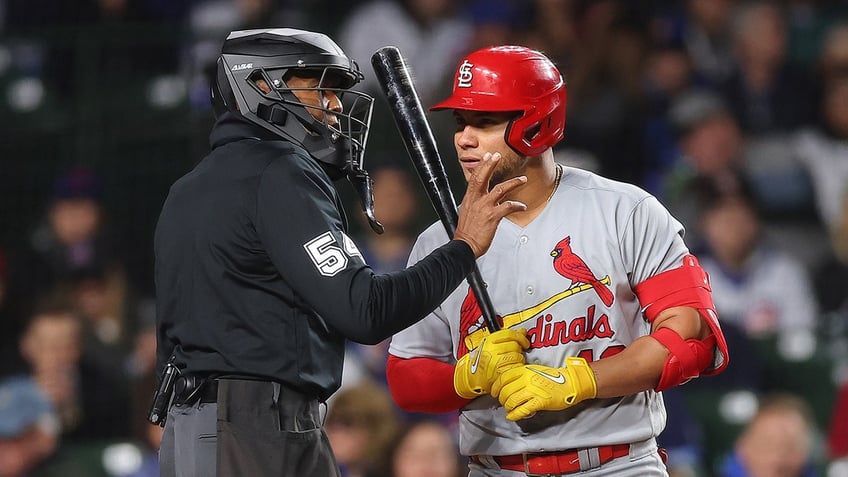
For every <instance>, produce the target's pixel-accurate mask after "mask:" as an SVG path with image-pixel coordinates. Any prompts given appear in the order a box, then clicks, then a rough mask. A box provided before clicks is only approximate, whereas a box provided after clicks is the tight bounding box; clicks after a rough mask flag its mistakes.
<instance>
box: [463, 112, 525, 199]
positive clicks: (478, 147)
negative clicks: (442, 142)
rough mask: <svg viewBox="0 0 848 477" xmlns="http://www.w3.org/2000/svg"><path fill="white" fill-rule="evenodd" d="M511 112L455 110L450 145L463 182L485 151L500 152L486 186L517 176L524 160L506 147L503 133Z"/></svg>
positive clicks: (523, 164) (512, 114)
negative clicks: (453, 148)
mask: <svg viewBox="0 0 848 477" xmlns="http://www.w3.org/2000/svg"><path fill="white" fill-rule="evenodd" d="M513 116H515V113H512V112H487V111H464V110H459V109H457V110H455V111H454V119H455V120H456V132H455V133H454V136H453V143H454V146H455V147H456V155H457V157H458V158H459V165H460V167H462V173H463V174H464V175H465V179H466V180H468V179H469V178H470V177H471V172H472V171H473V170H474V168H475V167H477V166H478V165H479V164H480V161H481V160H482V159H483V155H484V154H485V153H487V152H492V153H494V152H499V153H501V160H500V162H499V163H498V165H497V167H496V168H495V172H494V173H493V174H492V180H491V181H490V185H495V184H498V183H501V182H503V181H505V180H507V179H510V178H513V177H516V176H518V175H520V174H521V171H522V170H523V168H524V166H525V165H526V164H527V158H526V157H524V156H521V155H519V154H518V153H516V152H515V151H513V150H512V148H511V147H509V146H508V145H507V144H506V140H505V139H504V134H505V133H506V127H507V125H508V124H509V120H510V119H512V118H513Z"/></svg>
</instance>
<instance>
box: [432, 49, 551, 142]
mask: <svg viewBox="0 0 848 477" xmlns="http://www.w3.org/2000/svg"><path fill="white" fill-rule="evenodd" d="M565 104H566V90H565V82H564V81H563V79H562V75H560V72H559V70H557V68H556V66H554V64H553V63H552V62H551V60H549V59H548V58H547V57H546V56H545V55H543V54H542V53H539V52H538V51H535V50H531V49H529V48H525V47H523V46H493V47H487V48H483V49H480V50H477V51H475V52H473V53H471V54H470V55H468V56H467V57H465V58H464V59H463V60H462V62H461V63H460V64H459V67H457V69H456V78H455V79H454V84H453V93H452V94H451V96H450V97H449V98H447V99H446V100H444V101H442V102H441V103H438V104H436V105H434V106H433V107H431V108H430V109H431V110H440V109H460V110H467V111H516V112H518V113H519V114H518V115H517V116H516V117H515V118H513V119H512V120H511V121H510V122H509V125H508V126H507V128H506V133H505V137H504V139H505V140H506V143H507V144H508V145H509V146H510V147H511V148H513V149H514V150H515V151H517V152H518V153H520V154H522V155H525V156H535V155H538V154H541V153H542V152H543V151H544V150H545V149H548V148H549V147H553V146H554V144H556V143H558V142H559V141H560V140H561V139H562V138H563V135H564V131H565Z"/></svg>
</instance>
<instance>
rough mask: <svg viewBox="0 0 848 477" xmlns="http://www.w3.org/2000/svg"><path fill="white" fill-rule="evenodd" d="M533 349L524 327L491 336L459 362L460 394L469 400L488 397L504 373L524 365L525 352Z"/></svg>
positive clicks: (455, 379) (455, 377) (456, 382)
mask: <svg viewBox="0 0 848 477" xmlns="http://www.w3.org/2000/svg"><path fill="white" fill-rule="evenodd" d="M529 347H530V341H529V340H528V339H527V330H525V329H524V328H521V329H518V330H512V329H509V328H505V329H502V330H499V331H495V332H494V333H491V334H489V335H488V336H486V337H485V338H483V341H482V342H480V345H479V346H477V347H476V348H474V349H472V350H471V351H469V352H468V354H466V355H465V356H463V357H461V358H460V359H459V361H457V363H456V368H454V372H453V387H454V389H455V390H456V393H457V394H458V395H460V396H462V397H464V398H466V399H474V398H476V397H478V396H481V395H483V394H487V393H488V392H489V391H490V390H491V389H492V383H493V382H494V381H495V378H497V377H498V376H499V375H500V373H502V372H504V371H505V370H507V369H510V368H514V367H516V366H521V365H522V364H524V353H523V351H524V350H525V349H527V348H529Z"/></svg>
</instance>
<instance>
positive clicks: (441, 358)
mask: <svg viewBox="0 0 848 477" xmlns="http://www.w3.org/2000/svg"><path fill="white" fill-rule="evenodd" d="M565 108H566V88H565V84H564V82H563V79H562V76H561V75H560V73H559V71H558V70H557V69H556V67H555V66H554V65H553V64H552V63H551V62H550V61H549V60H548V59H547V58H546V57H545V56H544V55H542V54H541V53H539V52H537V51H534V50H530V49H527V48H523V47H518V46H500V47H489V48H484V49H482V50H478V51H476V52H474V53H472V54H470V55H468V56H467V57H466V58H464V59H463V60H462V62H461V63H460V65H459V67H458V68H457V71H456V77H455V80H454V87H453V93H452V95H451V96H450V97H449V98H448V99H446V100H445V101H443V102H441V103H438V104H437V105H435V106H434V107H433V108H432V109H434V110H442V109H450V110H453V115H454V117H455V119H456V124H457V127H456V132H455V135H454V144H455V147H456V152H457V155H458V158H459V161H460V165H461V167H462V170H463V172H464V174H465V176H466V177H470V174H471V173H472V171H474V169H475V168H477V167H479V166H480V165H481V164H482V163H483V162H482V161H481V160H482V159H483V158H484V157H487V155H488V154H491V153H494V154H495V155H501V156H502V157H501V159H500V161H499V163H498V166H497V167H496V169H495V171H494V173H493V179H492V183H493V184H494V183H497V182H498V181H500V180H507V179H509V178H511V177H514V176H517V175H525V176H526V177H527V178H528V182H527V185H526V186H525V187H524V188H522V189H521V190H520V191H514V192H513V193H511V194H509V195H508V197H509V198H510V199H512V200H520V201H522V202H523V203H525V204H527V209H526V210H525V211H522V212H520V213H516V214H513V215H512V216H510V217H509V218H508V220H505V221H502V222H501V223H500V224H499V225H498V228H497V231H496V233H495V238H494V240H493V242H492V245H491V247H490V248H489V250H488V252H487V253H486V254H485V255H484V256H482V257H480V258H479V259H478V260H477V264H478V266H479V268H480V271H481V273H482V275H483V277H484V279H485V280H486V282H487V289H488V292H489V293H490V295H491V297H492V301H493V304H494V307H495V309H496V310H497V311H498V313H499V319H500V321H502V326H503V329H502V330H500V331H497V332H495V333H489V332H488V331H487V330H486V329H485V327H484V325H483V323H484V320H483V318H482V316H481V312H480V307H479V306H478V303H477V300H476V298H475V296H474V294H473V292H471V291H470V290H469V287H468V285H467V284H462V285H460V286H459V287H458V288H457V289H456V290H454V291H453V293H452V294H450V295H449V296H448V298H447V299H446V300H445V301H444V302H443V303H442V304H441V305H440V306H439V307H438V308H436V310H435V311H434V312H433V313H431V314H430V315H429V316H427V317H426V318H425V319H424V320H422V321H421V322H419V323H417V324H416V325H414V326H412V327H411V328H408V329H406V330H404V331H402V332H400V333H398V334H396V335H395V336H394V337H393V339H392V342H391V345H390V348H389V353H390V356H389V362H388V365H387V375H388V381H389V386H390V388H391V391H392V395H393V396H394V398H395V400H396V401H397V402H398V404H399V405H400V406H401V407H402V408H404V409H406V410H409V411H424V412H447V411H450V410H455V409H461V414H460V424H459V425H460V450H461V452H462V453H463V454H464V455H467V456H469V457H470V464H469V466H470V474H469V475H470V476H510V477H511V476H520V475H546V476H550V475H567V474H579V473H589V472H591V475H616V476H640V477H644V476H655V475H657V476H658V475H667V472H666V470H665V466H664V464H663V461H662V459H661V457H660V453H659V451H658V448H657V445H656V441H655V437H656V436H657V435H658V434H659V433H660V432H661V431H662V430H663V427H664V426H665V419H666V414H665V409H664V406H663V400H662V394H661V391H662V390H664V389H667V388H670V387H672V386H677V385H679V384H682V383H684V382H686V381H687V380H689V379H691V378H694V377H697V376H700V375H706V374H714V373H718V372H720V371H721V370H722V369H723V368H724V367H725V366H726V365H727V360H728V354H727V346H726V344H725V341H724V337H723V335H722V332H721V329H720V327H719V324H718V321H717V316H716V313H715V310H714V306H713V302H712V298H711V294H710V287H709V282H708V279H707V275H706V274H705V273H704V271H703V270H702V269H701V267H700V266H699V264H698V261H697V260H696V258H695V257H694V256H692V255H690V254H689V251H688V250H687V248H686V246H685V245H684V242H683V238H682V235H683V228H682V226H681V225H680V223H679V222H678V221H677V220H675V219H674V218H673V217H672V216H671V215H670V214H669V213H668V212H667V211H666V210H665V209H664V208H663V207H662V205H660V203H659V202H658V201H657V200H656V199H655V198H654V197H652V196H651V195H649V194H648V193H646V192H645V191H643V190H641V189H639V188H637V187H635V186H633V185H629V184H624V183H620V182H615V181H612V180H609V179H605V178H603V177H600V176H598V175H596V174H593V173H591V172H587V171H584V170H579V169H574V168H569V167H565V166H562V165H560V164H557V163H556V162H555V161H554V158H553V152H552V150H551V148H552V147H553V146H554V145H555V144H556V143H557V142H559V141H560V140H561V139H562V137H563V130H564V126H565ZM447 240H448V237H447V235H446V234H445V232H444V230H443V228H442V227H441V225H439V224H434V225H433V226H431V227H430V228H428V229H427V230H425V231H424V232H423V233H422V234H421V235H420V236H419V238H418V241H417V242H416V244H415V246H414V248H413V251H412V253H411V256H410V260H409V262H410V264H412V263H416V262H417V261H418V260H420V259H421V258H422V257H424V256H426V254H427V253H428V252H429V251H431V250H433V249H435V248H436V247H438V246H440V245H441V244H443V243H445V242H446V241H447Z"/></svg>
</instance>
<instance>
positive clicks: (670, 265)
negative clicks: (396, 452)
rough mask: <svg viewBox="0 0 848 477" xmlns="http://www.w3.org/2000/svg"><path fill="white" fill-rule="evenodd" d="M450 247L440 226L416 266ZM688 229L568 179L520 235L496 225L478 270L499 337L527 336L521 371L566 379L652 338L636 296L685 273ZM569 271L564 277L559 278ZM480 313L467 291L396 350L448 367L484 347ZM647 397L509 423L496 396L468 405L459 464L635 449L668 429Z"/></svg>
mask: <svg viewBox="0 0 848 477" xmlns="http://www.w3.org/2000/svg"><path fill="white" fill-rule="evenodd" d="M447 240H448V237H447V234H446V233H445V231H444V229H443V227H442V225H441V224H439V223H437V224H433V225H432V226H431V227H429V228H428V229H427V230H426V231H424V232H423V233H422V234H421V235H420V236H419V238H418V241H417V242H416V244H415V247H414V248H413V250H412V253H411V256H410V263H415V262H416V261H418V260H420V259H421V258H422V257H424V256H426V254H427V253H429V252H430V251H431V250H433V249H435V248H436V247H438V246H439V245H441V244H443V243H444V242H446V241H447ZM688 253H689V251H688V250H687V248H686V246H685V244H684V242H683V227H682V226H681V225H680V223H679V222H678V221H677V220H675V219H674V218H673V217H672V216H671V215H670V214H669V213H668V211H667V210H666V209H665V208H664V207H663V206H662V205H661V204H660V203H659V202H658V201H657V200H656V198H654V197H653V196H651V195H650V194H648V193H647V192H645V191H643V190H641V189H639V188H638V187H636V186H633V185H629V184H624V183H620V182H615V181H612V180H609V179H605V178H603V177H600V176H598V175H596V174H593V173H590V172H587V171H583V170H580V169H574V168H568V167H566V168H565V173H564V174H563V177H562V181H561V184H560V186H559V188H558V189H557V190H556V191H555V193H554V195H553V197H552V198H551V200H550V203H549V204H548V205H547V206H546V207H545V209H544V210H543V211H542V212H541V213H540V214H539V215H538V216H537V217H536V218H535V219H534V220H533V222H531V223H530V224H528V225H527V226H526V227H523V228H522V227H519V226H517V225H516V224H514V223H512V222H510V221H508V220H503V221H501V223H500V225H499V227H498V229H497V232H496V234H495V238H494V241H493V242H492V245H491V247H490V248H489V251H488V252H487V253H486V254H485V255H484V256H483V257H481V258H480V259H479V260H478V262H477V263H478V266H479V268H480V272H481V274H482V276H483V278H484V280H485V281H486V283H487V288H488V290H489V293H490V295H491V298H492V302H493V304H494V307H495V310H497V312H498V314H499V315H500V316H502V317H503V321H504V326H506V327H510V328H526V329H527V330H528V333H527V335H528V338H529V340H530V343H531V347H530V349H529V350H527V352H526V361H527V363H535V364H542V365H546V366H552V367H562V366H563V363H564V360H565V358H566V357H567V356H581V357H584V358H586V359H587V360H588V361H592V360H597V359H601V358H604V357H608V356H611V355H613V354H615V353H617V352H620V351H621V350H622V349H624V348H625V347H626V346H628V345H629V344H630V343H632V342H633V341H634V340H636V339H637V338H639V337H640V336H644V335H647V334H648V333H650V324H649V323H648V322H647V321H646V320H645V318H644V317H643V315H642V312H641V309H640V305H639V301H638V299H637V297H636V295H635V293H634V291H633V289H634V287H635V286H636V285H637V284H639V283H641V282H643V281H644V280H646V279H647V278H649V277H652V276H654V275H657V274H659V273H661V272H664V271H667V270H670V269H674V268H677V267H679V266H681V264H682V260H683V257H684V256H685V255H686V254H688ZM565 265H567V266H565ZM483 328H484V324H483V320H482V317H481V313H480V309H479V307H478V306H477V302H476V300H475V299H474V295H473V293H470V292H469V287H468V284H467V283H463V284H462V285H460V286H459V287H458V288H457V289H456V290H454V292H453V293H452V294H451V295H450V296H449V297H448V298H447V299H446V300H445V301H444V302H443V303H442V304H441V305H440V306H439V307H438V308H437V309H436V310H435V311H434V312H433V313H431V314H430V315H429V316H427V317H426V318H425V319H424V320H422V321H420V322H419V323H417V324H416V325H414V326H412V327H410V328H408V329H406V330H404V331H402V332H400V333H398V334H397V335H395V336H394V337H393V338H392V342H391V345H390V349H389V352H390V353H391V354H393V355H395V356H397V357H400V358H414V357H429V358H435V359H438V360H440V361H444V362H448V363H455V362H456V359H457V357H458V356H462V355H463V354H465V353H466V352H467V350H468V349H471V348H473V347H474V346H476V344H477V343H479V341H480V340H481V339H482V334H483V333H484V331H483ZM665 420H666V415H665V408H664V406H663V402H662V396H661V394H659V393H656V392H654V391H645V392H641V393H638V394H635V395H630V396H626V397H624V398H620V399H618V398H616V399H593V400H588V401H584V402H582V403H580V404H578V405H576V406H574V407H572V408H569V409H566V410H563V411H558V412H539V413H536V414H535V415H534V416H532V417H530V418H528V419H524V420H521V421H519V422H512V421H509V420H507V419H506V414H505V411H504V409H503V407H501V406H500V403H498V401H497V400H496V399H495V398H494V397H492V396H483V397H480V398H477V399H475V400H473V401H472V402H471V403H469V404H468V405H467V406H466V407H465V408H463V409H462V412H461V416H460V450H461V452H462V453H463V454H465V455H510V454H518V453H524V452H540V451H555V450H562V449H570V448H582V447H597V446H603V445H611V444H622V443H633V442H639V441H644V440H647V439H650V438H651V437H652V436H656V435H658V434H659V433H660V432H661V431H662V429H663V428H664V427H665Z"/></svg>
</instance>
